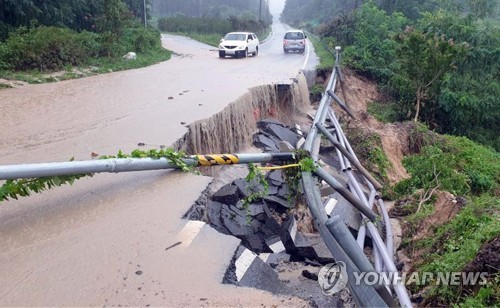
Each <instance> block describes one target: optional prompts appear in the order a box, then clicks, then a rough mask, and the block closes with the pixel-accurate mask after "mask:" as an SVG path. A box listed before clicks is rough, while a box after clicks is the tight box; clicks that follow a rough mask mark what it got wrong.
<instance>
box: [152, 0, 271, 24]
mask: <svg viewBox="0 0 500 308" xmlns="http://www.w3.org/2000/svg"><path fill="white" fill-rule="evenodd" d="M152 7H153V12H154V14H155V15H157V16H158V17H173V16H184V17H196V18H200V17H214V18H217V19H222V20H223V19H227V18H229V17H230V16H237V17H245V16H250V19H254V20H262V21H264V22H265V23H270V22H271V14H270V12H269V4H268V1H261V0H203V1H199V0H168V1H164V0H153V1H152Z"/></svg>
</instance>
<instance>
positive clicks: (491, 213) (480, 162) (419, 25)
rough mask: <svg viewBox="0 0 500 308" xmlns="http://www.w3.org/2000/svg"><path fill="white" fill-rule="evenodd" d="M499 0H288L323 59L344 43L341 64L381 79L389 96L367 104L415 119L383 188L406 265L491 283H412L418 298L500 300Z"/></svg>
mask: <svg viewBox="0 0 500 308" xmlns="http://www.w3.org/2000/svg"><path fill="white" fill-rule="evenodd" d="M499 6H500V5H499V4H498V1H469V0H454V1H432V0H424V1H419V2H418V3H413V2H412V3H411V4H409V3H407V2H401V1H386V0H379V1H355V0H353V1H337V0H318V1H315V2H314V4H312V3H308V2H303V1H299V0H288V1H287V2H286V6H285V11H284V12H283V14H282V20H283V21H284V22H286V23H289V24H292V25H293V26H294V27H297V28H301V29H305V30H307V31H308V32H309V33H311V34H312V35H310V38H311V41H312V42H313V44H314V46H315V49H316V50H317V51H318V55H319V56H320V57H321V65H320V68H323V69H328V67H330V69H331V67H333V63H332V62H329V61H331V59H333V56H332V55H331V54H330V53H329V52H322V50H334V47H335V46H341V47H342V49H343V53H342V59H343V64H342V65H343V66H346V67H348V68H350V69H352V70H354V71H355V72H357V73H358V74H359V75H361V76H363V77H364V78H368V79H369V80H373V81H376V82H377V84H378V88H379V91H380V92H381V93H382V94H383V95H384V97H385V98H386V99H384V101H381V102H372V103H370V104H369V105H368V106H367V107H368V112H369V113H370V114H372V115H373V116H374V117H375V118H376V119H378V120H379V121H381V122H384V123H391V122H406V123H408V122H414V123H415V124H414V125H413V126H411V125H410V126H408V127H411V129H410V131H408V132H407V133H408V135H407V136H405V137H404V138H408V139H409V140H408V142H409V149H406V152H407V153H409V155H408V156H406V157H405V158H404V160H403V165H404V167H405V168H406V171H407V172H408V173H409V178H407V179H404V180H402V181H400V182H398V183H397V184H395V185H394V186H392V187H391V188H390V189H386V190H387V192H389V193H388V194H385V197H391V198H393V199H394V200H395V202H396V207H395V208H394V210H393V211H392V215H393V216H395V217H398V218H399V219H400V220H401V221H402V224H403V236H404V238H403V244H402V251H404V253H405V254H407V256H408V257H409V259H410V261H409V262H408V263H407V265H408V266H409V267H410V272H420V273H423V272H426V271H427V272H429V271H430V272H485V273H487V282H488V283H487V284H486V285H475V286H466V285H461V286H443V285H436V284H432V283H430V284H429V285H428V286H413V285H412V286H410V290H411V291H412V295H413V300H414V301H416V302H418V303H419V304H421V305H422V306H433V307H434V306H448V305H455V306H461V307H490V306H495V305H497V304H498V302H499V300H500V287H499V283H498V282H499V280H500V276H499V273H498V269H499V261H498V249H499V247H500V243H499V239H500V227H499V224H498V221H499V219H500V215H499V214H500V201H499V198H498V197H499V196H500V186H499V183H500V155H499V153H498V151H499V150H500V139H499V135H498V131H500V126H499V125H500V112H499V110H500V100H498V97H500V82H499V77H500V76H499V75H498V72H499V71H500V67H499V65H500V27H499V21H498V20H499V19H498V17H499V10H500V7H499ZM324 57H327V58H328V59H324ZM349 136H350V138H352V137H353V136H354V139H353V144H354V145H353V146H355V147H358V148H360V149H364V150H365V151H361V152H360V153H363V155H362V156H363V157H364V158H363V157H361V159H363V160H364V162H365V164H367V165H370V166H367V167H369V168H370V169H371V170H372V172H374V173H375V174H377V175H379V176H381V175H383V173H381V172H380V171H381V169H380V166H379V165H380V164H382V166H384V160H381V159H375V160H373V158H377V157H378V158H382V157H383V155H380V153H379V152H378V150H380V147H377V146H376V144H377V143H378V144H379V145H380V143H379V142H377V140H376V138H369V139H367V138H366V137H362V138H357V139H356V134H355V133H354V134H352V132H349ZM367 144H369V145H370V146H367ZM372 152H373V153H372ZM356 153H358V150H356ZM369 157H371V158H372V161H371V162H369V160H368V158H369ZM385 166H387V165H385ZM382 170H383V168H382ZM444 196H446V197H447V198H448V199H446V198H444ZM443 198H444V199H443ZM443 200H448V201H447V202H448V203H446V202H445V201H443ZM443 204H444V205H443Z"/></svg>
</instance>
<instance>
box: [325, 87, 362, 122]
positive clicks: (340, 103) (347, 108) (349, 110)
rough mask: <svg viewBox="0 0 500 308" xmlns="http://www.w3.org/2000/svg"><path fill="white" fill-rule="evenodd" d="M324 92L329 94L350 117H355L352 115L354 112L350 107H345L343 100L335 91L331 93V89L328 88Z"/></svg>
mask: <svg viewBox="0 0 500 308" xmlns="http://www.w3.org/2000/svg"><path fill="white" fill-rule="evenodd" d="M326 93H328V95H330V97H331V98H333V100H334V101H335V102H336V103H337V104H338V105H339V106H340V108H342V110H344V111H345V112H347V114H348V115H349V116H350V117H351V118H353V119H356V116H355V115H354V113H352V111H351V109H350V108H349V107H347V105H346V104H344V102H343V101H342V100H341V99H340V97H338V96H337V95H336V94H335V93H333V91H332V90H328V91H326Z"/></svg>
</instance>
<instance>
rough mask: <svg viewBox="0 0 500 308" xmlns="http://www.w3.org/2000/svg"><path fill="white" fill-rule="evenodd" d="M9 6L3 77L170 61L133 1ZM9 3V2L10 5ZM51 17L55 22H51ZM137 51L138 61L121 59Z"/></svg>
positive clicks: (53, 76)
mask: <svg viewBox="0 0 500 308" xmlns="http://www.w3.org/2000/svg"><path fill="white" fill-rule="evenodd" d="M46 2H47V3H45V4H44V6H41V5H38V4H37V3H36V2H32V1H23V2H22V3H20V4H16V5H14V4H12V5H11V4H5V5H4V6H5V8H4V10H2V15H3V16H2V17H3V18H2V20H3V22H2V23H1V24H0V38H2V40H1V41H0V78H5V79H15V80H21V81H25V82H29V83H40V82H51V81H57V80H64V79H71V78H77V77H82V76H89V75H93V74H100V73H106V72H111V71H119V70H124V69H131V68H138V67H143V66H147V65H151V64H154V63H157V62H160V61H164V60H167V59H169V58H170V52H169V51H167V50H165V49H163V48H162V47H161V40H160V32H159V31H158V30H156V29H154V28H151V27H148V28H146V27H144V25H143V24H141V23H140V20H139V18H137V14H138V11H140V8H138V7H137V5H136V4H135V2H134V1H125V2H124V1H122V0H111V1H104V2H91V1H85V0H81V1H73V2H72V3H71V4H68V5H67V6H65V7H60V6H59V5H58V3H57V1H46ZM9 3H10V2H9ZM49 13H53V14H54V16H56V17H57V18H56V17H54V18H47V16H46V15H47V14H49ZM128 52H135V53H136V55H137V59H136V60H134V61H127V60H125V59H123V55H125V54H126V53H128Z"/></svg>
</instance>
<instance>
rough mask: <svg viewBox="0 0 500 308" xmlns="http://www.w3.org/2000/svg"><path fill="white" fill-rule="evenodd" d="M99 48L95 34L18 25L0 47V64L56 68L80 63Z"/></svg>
mask: <svg viewBox="0 0 500 308" xmlns="http://www.w3.org/2000/svg"><path fill="white" fill-rule="evenodd" d="M98 51H99V43H98V35H97V34H95V33H91V32H86V31H84V32H82V33H77V32H75V31H72V30H69V29H64V28H58V27H45V26H42V27H38V28H31V29H27V28H25V27H21V28H19V29H17V30H16V31H14V32H12V33H11V34H10V35H9V38H8V39H7V41H6V42H5V45H4V46H3V47H2V48H1V50H0V65H2V63H4V66H6V65H5V64H6V63H8V65H7V67H5V68H10V69H14V70H29V69H38V70H40V71H46V70H60V69H63V68H64V67H65V66H67V65H81V64H84V63H86V62H87V61H88V59H89V58H91V57H95V56H97V54H98Z"/></svg>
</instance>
